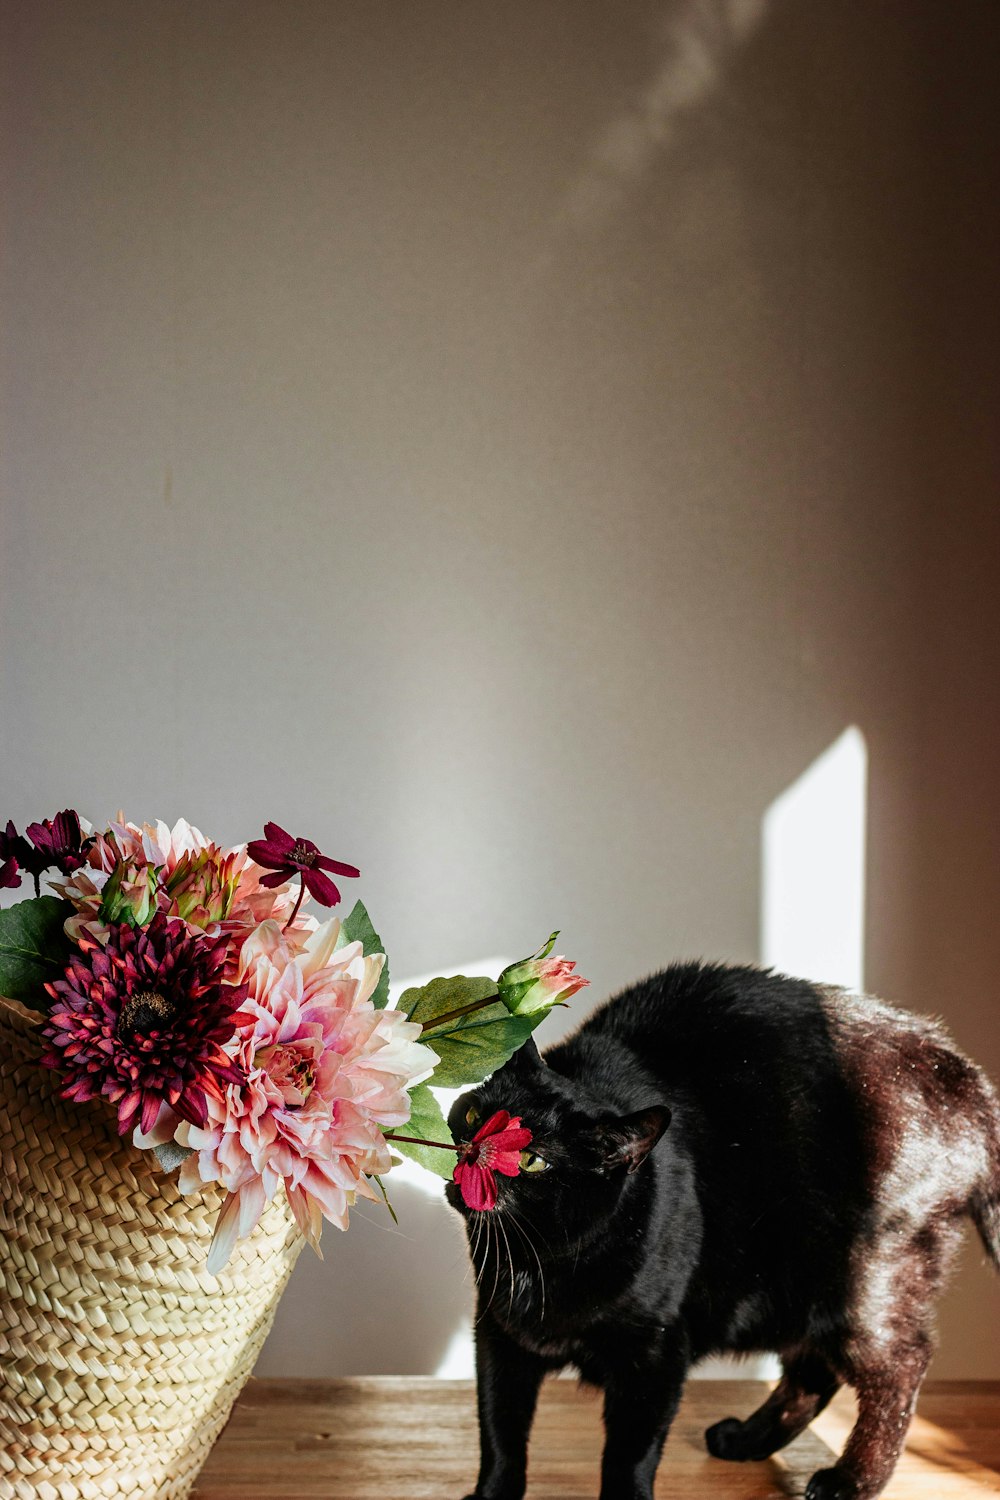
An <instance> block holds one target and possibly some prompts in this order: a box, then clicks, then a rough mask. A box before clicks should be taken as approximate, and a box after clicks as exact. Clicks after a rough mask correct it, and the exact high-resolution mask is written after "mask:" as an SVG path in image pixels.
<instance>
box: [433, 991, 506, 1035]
mask: <svg viewBox="0 0 1000 1500" xmlns="http://www.w3.org/2000/svg"><path fill="white" fill-rule="evenodd" d="M499 998H500V995H499V992H498V993H497V994H495V995H486V996H484V997H483V999H482V1000H473V1002H472V1004H471V1005H460V1006H459V1007H458V1009H457V1010H446V1011H445V1013H444V1015H443V1016H435V1017H434V1019H433V1020H431V1021H425V1022H424V1024H423V1026H422V1027H421V1028H420V1029H421V1031H432V1030H434V1029H435V1028H436V1027H438V1026H443V1025H444V1023H445V1022H446V1021H457V1020H458V1018H459V1016H471V1015H472V1012H473V1011H474V1010H485V1009H486V1007H487V1006H488V1005H495V1004H496V1003H497V1001H498V1000H499Z"/></svg>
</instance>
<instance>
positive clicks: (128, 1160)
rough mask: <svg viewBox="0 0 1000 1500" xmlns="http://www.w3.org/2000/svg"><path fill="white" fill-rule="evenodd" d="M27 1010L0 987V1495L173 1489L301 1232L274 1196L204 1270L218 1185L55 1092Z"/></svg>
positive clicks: (81, 1498)
mask: <svg viewBox="0 0 1000 1500" xmlns="http://www.w3.org/2000/svg"><path fill="white" fill-rule="evenodd" d="M37 1028H38V1018H37V1017H36V1016H33V1015H32V1014H31V1012H30V1011H27V1010H25V1009H24V1008H23V1007H22V1006H20V1005H18V1004H16V1003H15V1002H13V1001H9V1000H3V999H0V1153H2V1171H0V1278H2V1292H0V1440H2V1444H3V1451H2V1452H0V1500H97V1497H99V1496H100V1497H104V1496H114V1497H120V1500H181V1497H183V1496H186V1495H187V1494H188V1493H189V1491H190V1489H191V1487H192V1485H193V1484H194V1481H195V1477H196V1476H197V1473H198V1470H199V1469H200V1468H201V1465H202V1463H203V1462H204V1460H205V1457H206V1455H207V1453H208V1450H209V1448H210V1447H211V1446H212V1443H213V1442H214V1441H215V1439H216V1437H217V1436H218V1434H219V1432H220V1430H221V1428H222V1427H223V1425H224V1423H225V1421H226V1418H227V1417H228V1415H229V1411H230V1408H231V1407H232V1404H233V1402H234V1401H235V1399H236V1397H237V1395H238V1394H239V1392H240V1389H241V1387H242V1386H243V1384H244V1382H245V1381H246V1379H247V1377H248V1376H249V1374H250V1371H251V1370H252V1368H253V1364H254V1361H255V1359H256V1358H257V1355H258V1354H259V1353H260V1348H261V1345H262V1344H263V1342H264V1339H265V1337H266V1335H267V1332H268V1330H269V1328H270V1326H271V1322H272V1319H273V1317H274V1312H275V1308H276V1306H277V1303H278V1298H279V1297H280V1295H281V1293H282V1291H283V1289H284V1286H285V1283H286V1282H287V1280H288V1277H289V1275H290V1273H291V1270H292V1267H293V1266H294V1264H295V1261H296V1258H297V1256H298V1253H299V1250H300V1249H301V1247H302V1244H303V1241H302V1238H301V1236H300V1235H299V1234H298V1232H297V1231H296V1229H295V1226H294V1221H293V1219H292V1216H291V1213H290V1211H289V1209H288V1206H287V1204H286V1203H285V1201H284V1198H283V1197H279V1198H278V1199H275V1201H274V1203H272V1204H271V1205H270V1207H269V1208H268V1209H267V1211H266V1212H265V1214H264V1216H263V1218H262V1219H261V1221H260V1224H259V1225H258V1226H257V1228H256V1230H255V1231H254V1233H253V1234H252V1235H251V1236H250V1238H249V1239H248V1240H246V1241H244V1242H243V1243H241V1244H239V1245H237V1247H236V1249H235V1250H234V1252H233V1255H232V1258H231V1260H230V1262H229V1264H228V1265H227V1266H226V1269H225V1271H224V1272H223V1273H222V1275H221V1276H219V1277H217V1278H216V1277H211V1276H209V1275H207V1274H206V1272H205V1270H204V1265H205V1258H206V1255H207V1253H208V1246H209V1243H210V1241H211V1238H212V1232H213V1227H214V1221H215V1217H216V1215H217V1213H218V1210H219V1206H220V1204H221V1202H222V1193H221V1190H220V1189H218V1188H214V1187H212V1188H206V1190H205V1191H204V1193H202V1194H200V1195H192V1196H191V1197H182V1196H181V1194H180V1193H179V1192H178V1191H177V1186H176V1183H175V1182H174V1180H173V1178H172V1177H168V1176H166V1175H164V1174H163V1173H161V1172H159V1171H158V1169H157V1166H156V1162H155V1160H153V1159H152V1157H151V1153H147V1152H140V1151H136V1150H135V1149H134V1148H133V1147H132V1145H131V1144H130V1143H129V1142H127V1141H123V1140H122V1139H121V1138H120V1137H119V1136H118V1134H117V1131H116V1129H115V1118H114V1114H113V1111H112V1110H111V1109H110V1108H109V1107H108V1106H107V1105H106V1104H103V1103H100V1102H96V1103H92V1104H89V1105H79V1104H74V1103H71V1102H68V1101H63V1100H61V1099H60V1098H59V1097H58V1080H57V1078H56V1076H55V1075H54V1074H53V1073H52V1072H51V1071H50V1070H49V1069H48V1068H43V1067H41V1066H40V1065H39V1063H38V1055H39V1050H40V1048H39V1038H38V1035H37Z"/></svg>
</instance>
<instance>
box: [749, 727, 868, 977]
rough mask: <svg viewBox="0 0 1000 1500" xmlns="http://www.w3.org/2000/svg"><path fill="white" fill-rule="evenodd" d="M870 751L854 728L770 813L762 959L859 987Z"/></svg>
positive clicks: (763, 875)
mask: <svg viewBox="0 0 1000 1500" xmlns="http://www.w3.org/2000/svg"><path fill="white" fill-rule="evenodd" d="M867 790H868V748H867V746H866V744H865V737H864V735H863V734H862V733H861V730H860V729H858V728H856V727H855V726H854V725H852V726H851V727H850V728H849V729H845V730H844V732H843V734H842V735H840V737H839V738H838V739H836V740H834V742H833V744H832V745H831V746H830V747H829V749H827V750H824V752H823V754H822V755H820V756H819V757H818V759H817V760H814V761H813V763H812V765H811V766H809V767H808V769H807V770H805V771H803V773H802V775H801V776H800V777H799V779H798V780H797V781H795V782H793V783H792V785H791V786H790V787H789V788H788V789H787V791H784V792H782V794H781V796H780V797H777V798H776V799H775V801H774V802H772V804H771V806H770V807H769V808H768V810H767V812H766V813H765V815H764V821H763V829H762V858H763V867H762V871H761V942H760V949H761V960H762V962H763V963H765V964H767V965H769V966H770V967H773V968H775V969H779V970H781V971H782V972H783V973H785V974H794V975H796V976H798V977H800V978H803V979H815V980H821V981H823V982H824V983H827V984H841V985H844V986H845V987H846V988H847V989H852V990H860V989H861V988H862V987H863V985H864V972H865V833H866V824H867Z"/></svg>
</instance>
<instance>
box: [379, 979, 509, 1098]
mask: <svg viewBox="0 0 1000 1500" xmlns="http://www.w3.org/2000/svg"><path fill="white" fill-rule="evenodd" d="M496 992H497V986H496V980H495V979H487V978H486V977H485V975H483V976H479V977H477V978H473V979H467V978H466V976H465V975H464V974H453V975H451V976H450V977H449V978H446V979H432V980H431V982H430V984H424V985H421V986H420V987H419V988H414V989H410V990H404V991H403V993H402V995H400V997H399V1003H398V1004H397V1006H396V1009H397V1010H401V1011H402V1012H403V1014H404V1015H405V1016H407V1017H409V1019H410V1020H411V1021H419V1022H420V1024H421V1026H430V1025H431V1024H432V1023H433V1022H434V1021H435V1020H436V1019H437V1017H438V1016H446V1015H450V1014H451V1012H452V1011H453V1010H462V1009H463V1007H465V1006H466V1005H475V1004H476V1003H477V1001H479V1000H487V999H488V998H489V997H490V995H495V994H496ZM435 1082H436V1080H435Z"/></svg>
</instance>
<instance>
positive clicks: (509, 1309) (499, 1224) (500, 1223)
mask: <svg viewBox="0 0 1000 1500" xmlns="http://www.w3.org/2000/svg"><path fill="white" fill-rule="evenodd" d="M497 1228H498V1229H499V1230H500V1233H501V1234H502V1235H503V1241H504V1244H505V1245H506V1246H507V1264H508V1266H509V1267H510V1298H509V1300H508V1303H507V1316H508V1318H510V1317H512V1316H513V1314H514V1257H513V1255H512V1254H511V1253H510V1240H509V1239H508V1238H507V1231H506V1229H505V1228H504V1223H503V1210H502V1209H498V1210H497Z"/></svg>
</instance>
